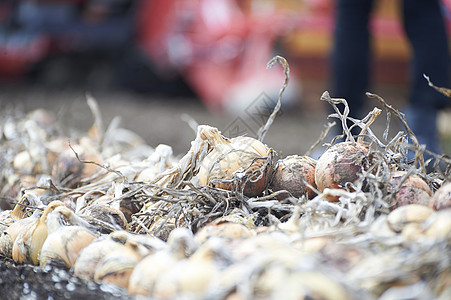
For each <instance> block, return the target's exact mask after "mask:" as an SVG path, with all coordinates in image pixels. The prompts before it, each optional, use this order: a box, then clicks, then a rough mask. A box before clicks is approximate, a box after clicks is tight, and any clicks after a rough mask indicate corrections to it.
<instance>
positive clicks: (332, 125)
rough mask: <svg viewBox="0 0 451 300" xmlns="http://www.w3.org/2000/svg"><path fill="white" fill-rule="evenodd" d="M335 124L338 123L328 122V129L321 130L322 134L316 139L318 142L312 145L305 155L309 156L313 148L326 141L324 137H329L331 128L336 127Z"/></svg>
mask: <svg viewBox="0 0 451 300" xmlns="http://www.w3.org/2000/svg"><path fill="white" fill-rule="evenodd" d="M335 124H337V123H335V122H329V123H327V125H326V129H324V130H323V131H322V132H321V135H320V136H319V138H318V139H317V140H316V142H315V143H314V144H313V145H312V146H311V147H310V149H308V150H307V152H305V153H304V155H305V156H309V155H310V153H312V151H313V149H315V148H316V147H318V145H319V144H321V143H322V142H323V141H324V139H325V138H326V137H327V135H328V134H329V131H330V129H331V128H332V127H334V126H335Z"/></svg>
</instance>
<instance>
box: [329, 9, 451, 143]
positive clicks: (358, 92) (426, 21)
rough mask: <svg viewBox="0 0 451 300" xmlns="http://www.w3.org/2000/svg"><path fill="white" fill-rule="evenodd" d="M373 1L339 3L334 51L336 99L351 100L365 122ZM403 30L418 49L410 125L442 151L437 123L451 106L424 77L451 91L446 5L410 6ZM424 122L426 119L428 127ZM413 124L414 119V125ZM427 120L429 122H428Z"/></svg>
mask: <svg viewBox="0 0 451 300" xmlns="http://www.w3.org/2000/svg"><path fill="white" fill-rule="evenodd" d="M373 2H374V1H373V0H337V1H336V16H335V17H336V20H335V22H336V24H335V32H334V47H333V50H332V87H331V89H332V96H333V97H339V98H345V99H346V100H347V101H348V103H349V105H350V109H351V115H352V116H356V117H362V116H363V115H364V114H365V113H366V112H365V111H363V109H364V103H365V102H364V101H367V97H366V96H365V92H366V91H367V88H368V82H369V67H370V56H371V55H370V32H369V29H368V20H369V15H370V12H371V9H372V6H373ZM402 15H403V25H404V30H405V33H406V35H407V38H408V40H409V42H410V45H411V47H412V53H413V55H412V62H411V77H410V94H409V102H410V105H411V108H410V109H409V114H412V118H409V116H407V120H408V121H409V125H410V126H411V127H412V130H413V131H414V132H415V133H416V134H417V136H418V138H419V140H420V143H423V144H424V143H425V144H426V145H427V148H428V149H429V150H431V151H434V152H436V151H438V150H439V146H438V136H437V132H436V124H435V122H431V120H432V121H435V119H436V115H437V110H438V109H441V108H443V107H445V106H446V105H449V104H451V99H449V98H446V97H445V96H443V95H442V94H440V93H438V92H437V91H435V90H434V89H432V88H431V87H429V86H428V83H427V81H426V80H425V79H424V78H423V74H426V75H428V76H429V77H430V78H431V80H432V81H433V82H434V84H436V85H438V86H443V87H449V86H450V83H451V82H450V79H451V75H450V74H451V70H450V68H451V59H450V52H449V48H448V40H447V33H446V28H445V23H444V20H443V16H442V12H441V6H440V1H438V0H404V1H403V5H402ZM422 116H425V119H424V122H422ZM409 119H412V120H411V121H410V120H409ZM426 120H427V122H426Z"/></svg>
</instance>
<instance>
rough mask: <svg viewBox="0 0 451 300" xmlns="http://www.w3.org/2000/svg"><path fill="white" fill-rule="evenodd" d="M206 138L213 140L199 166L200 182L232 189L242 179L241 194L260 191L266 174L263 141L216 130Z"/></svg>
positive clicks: (263, 186) (266, 148)
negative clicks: (224, 135)
mask: <svg viewBox="0 0 451 300" xmlns="http://www.w3.org/2000/svg"><path fill="white" fill-rule="evenodd" d="M209 141H214V144H213V145H212V146H213V147H212V150H211V151H210V153H208V154H207V156H206V157H205V158H204V160H203V161H202V164H201V166H200V168H199V174H198V175H199V182H200V184H201V185H208V186H211V187H217V188H221V189H226V190H232V189H235V188H237V187H238V186H237V183H244V187H243V194H244V195H246V196H248V197H254V196H257V195H259V194H260V193H262V192H263V190H264V189H265V187H266V184H267V178H268V176H267V167H266V166H265V165H266V164H267V161H268V147H267V146H266V145H265V144H263V143H261V142H260V141H258V140H256V139H254V138H251V137H244V136H239V137H235V138H232V139H227V138H225V137H223V136H222V135H220V134H218V135H217V136H215V137H214V139H212V138H209ZM258 170H260V171H258ZM236 179H238V180H239V181H237V180H236Z"/></svg>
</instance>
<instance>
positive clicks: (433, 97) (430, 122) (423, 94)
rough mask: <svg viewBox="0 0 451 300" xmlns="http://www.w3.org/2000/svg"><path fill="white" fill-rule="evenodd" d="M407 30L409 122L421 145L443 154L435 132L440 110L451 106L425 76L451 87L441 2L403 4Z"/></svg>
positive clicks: (410, 0)
mask: <svg viewBox="0 0 451 300" xmlns="http://www.w3.org/2000/svg"><path fill="white" fill-rule="evenodd" d="M403 17H404V28H405V31H406V34H407V37H408V38H409V41H410V43H411V46H412V50H413V57H412V70H411V71H412V72H411V76H412V77H411V90H410V96H409V98H410V108H409V109H408V110H407V111H406V117H407V121H408V122H409V126H411V128H412V130H413V131H414V133H415V134H416V135H417V137H418V139H419V141H420V143H421V144H426V147H427V149H428V150H430V151H433V152H436V153H441V151H440V147H439V138H438V133H437V128H436V118H437V110H438V109H440V108H442V107H443V106H445V105H446V103H451V100H450V99H449V98H446V97H445V96H443V95H442V94H440V93H438V92H437V91H435V90H434V89H432V88H431V87H429V86H428V83H427V81H426V79H424V77H423V74H426V75H427V76H429V77H430V79H431V80H432V81H433V82H434V83H435V84H436V85H439V86H444V87H449V86H450V83H451V82H450V74H451V71H450V68H451V60H450V54H449V53H450V52H449V48H448V40H447V33H446V29H445V24H444V20H443V16H442V14H441V7H440V3H439V1H438V0H404V3H403Z"/></svg>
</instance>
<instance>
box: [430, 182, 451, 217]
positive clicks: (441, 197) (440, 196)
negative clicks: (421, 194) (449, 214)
mask: <svg viewBox="0 0 451 300" xmlns="http://www.w3.org/2000/svg"><path fill="white" fill-rule="evenodd" d="M429 207H430V208H432V209H433V210H443V209H448V208H451V182H448V183H446V184H444V185H442V186H441V187H440V188H439V189H438V190H437V191H436V192H435V193H434V195H433V196H432V198H431V200H430V201H429Z"/></svg>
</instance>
